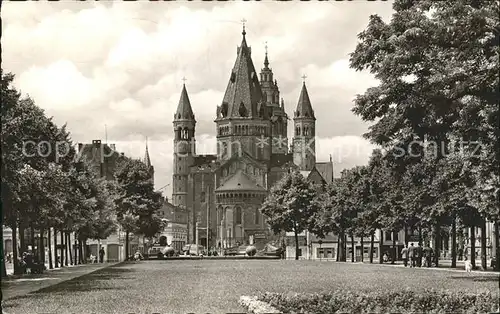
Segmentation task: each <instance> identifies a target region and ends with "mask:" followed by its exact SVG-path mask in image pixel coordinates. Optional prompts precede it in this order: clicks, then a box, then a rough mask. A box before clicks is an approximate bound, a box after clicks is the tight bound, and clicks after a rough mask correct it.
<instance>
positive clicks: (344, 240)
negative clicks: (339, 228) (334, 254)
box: [342, 233, 347, 262]
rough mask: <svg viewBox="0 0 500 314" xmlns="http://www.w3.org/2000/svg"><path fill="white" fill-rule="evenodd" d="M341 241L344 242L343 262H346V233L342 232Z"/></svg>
mask: <svg viewBox="0 0 500 314" xmlns="http://www.w3.org/2000/svg"><path fill="white" fill-rule="evenodd" d="M342 241H343V242H342V243H344V262H347V233H345V234H344V238H343V239H342Z"/></svg>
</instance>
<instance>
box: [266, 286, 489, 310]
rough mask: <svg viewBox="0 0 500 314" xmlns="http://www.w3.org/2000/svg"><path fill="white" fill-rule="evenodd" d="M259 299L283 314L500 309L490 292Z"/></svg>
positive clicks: (271, 295) (269, 295) (347, 293)
mask: <svg viewBox="0 0 500 314" xmlns="http://www.w3.org/2000/svg"><path fill="white" fill-rule="evenodd" d="M259 300H261V301H264V302H267V303H269V304H270V305H271V306H273V307H275V308H276V309H278V310H279V311H281V312H283V313H315V314H320V313H325V314H327V313H492V312H496V311H498V308H499V304H498V302H499V301H498V294H494V293H491V292H489V291H484V292H480V293H466V292H450V291H436V290H426V291H423V292H412V291H410V290H404V291H398V292H394V291H391V292H370V293H362V292H359V293H358V292H351V291H337V292H333V293H327V294H297V293H293V294H292V293H288V294H282V293H265V294H262V295H261V296H259Z"/></svg>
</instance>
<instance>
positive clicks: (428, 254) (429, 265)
mask: <svg viewBox="0 0 500 314" xmlns="http://www.w3.org/2000/svg"><path fill="white" fill-rule="evenodd" d="M426 258H427V267H431V266H432V248H431V247H430V248H429V250H427V255H426Z"/></svg>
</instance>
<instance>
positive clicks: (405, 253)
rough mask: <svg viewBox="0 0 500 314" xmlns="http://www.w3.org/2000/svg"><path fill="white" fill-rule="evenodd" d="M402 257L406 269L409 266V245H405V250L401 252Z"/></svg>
mask: <svg viewBox="0 0 500 314" xmlns="http://www.w3.org/2000/svg"><path fill="white" fill-rule="evenodd" d="M401 257H402V258H403V263H404V265H405V267H407V266H408V244H405V246H404V248H403V249H402V250H401Z"/></svg>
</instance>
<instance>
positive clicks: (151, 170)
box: [144, 138, 155, 184]
mask: <svg viewBox="0 0 500 314" xmlns="http://www.w3.org/2000/svg"><path fill="white" fill-rule="evenodd" d="M144 164H145V165H146V167H148V171H149V175H150V177H151V180H152V181H153V184H154V182H155V168H154V167H153V165H152V164H151V158H149V150H148V139H147V138H146V153H145V154H144Z"/></svg>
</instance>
